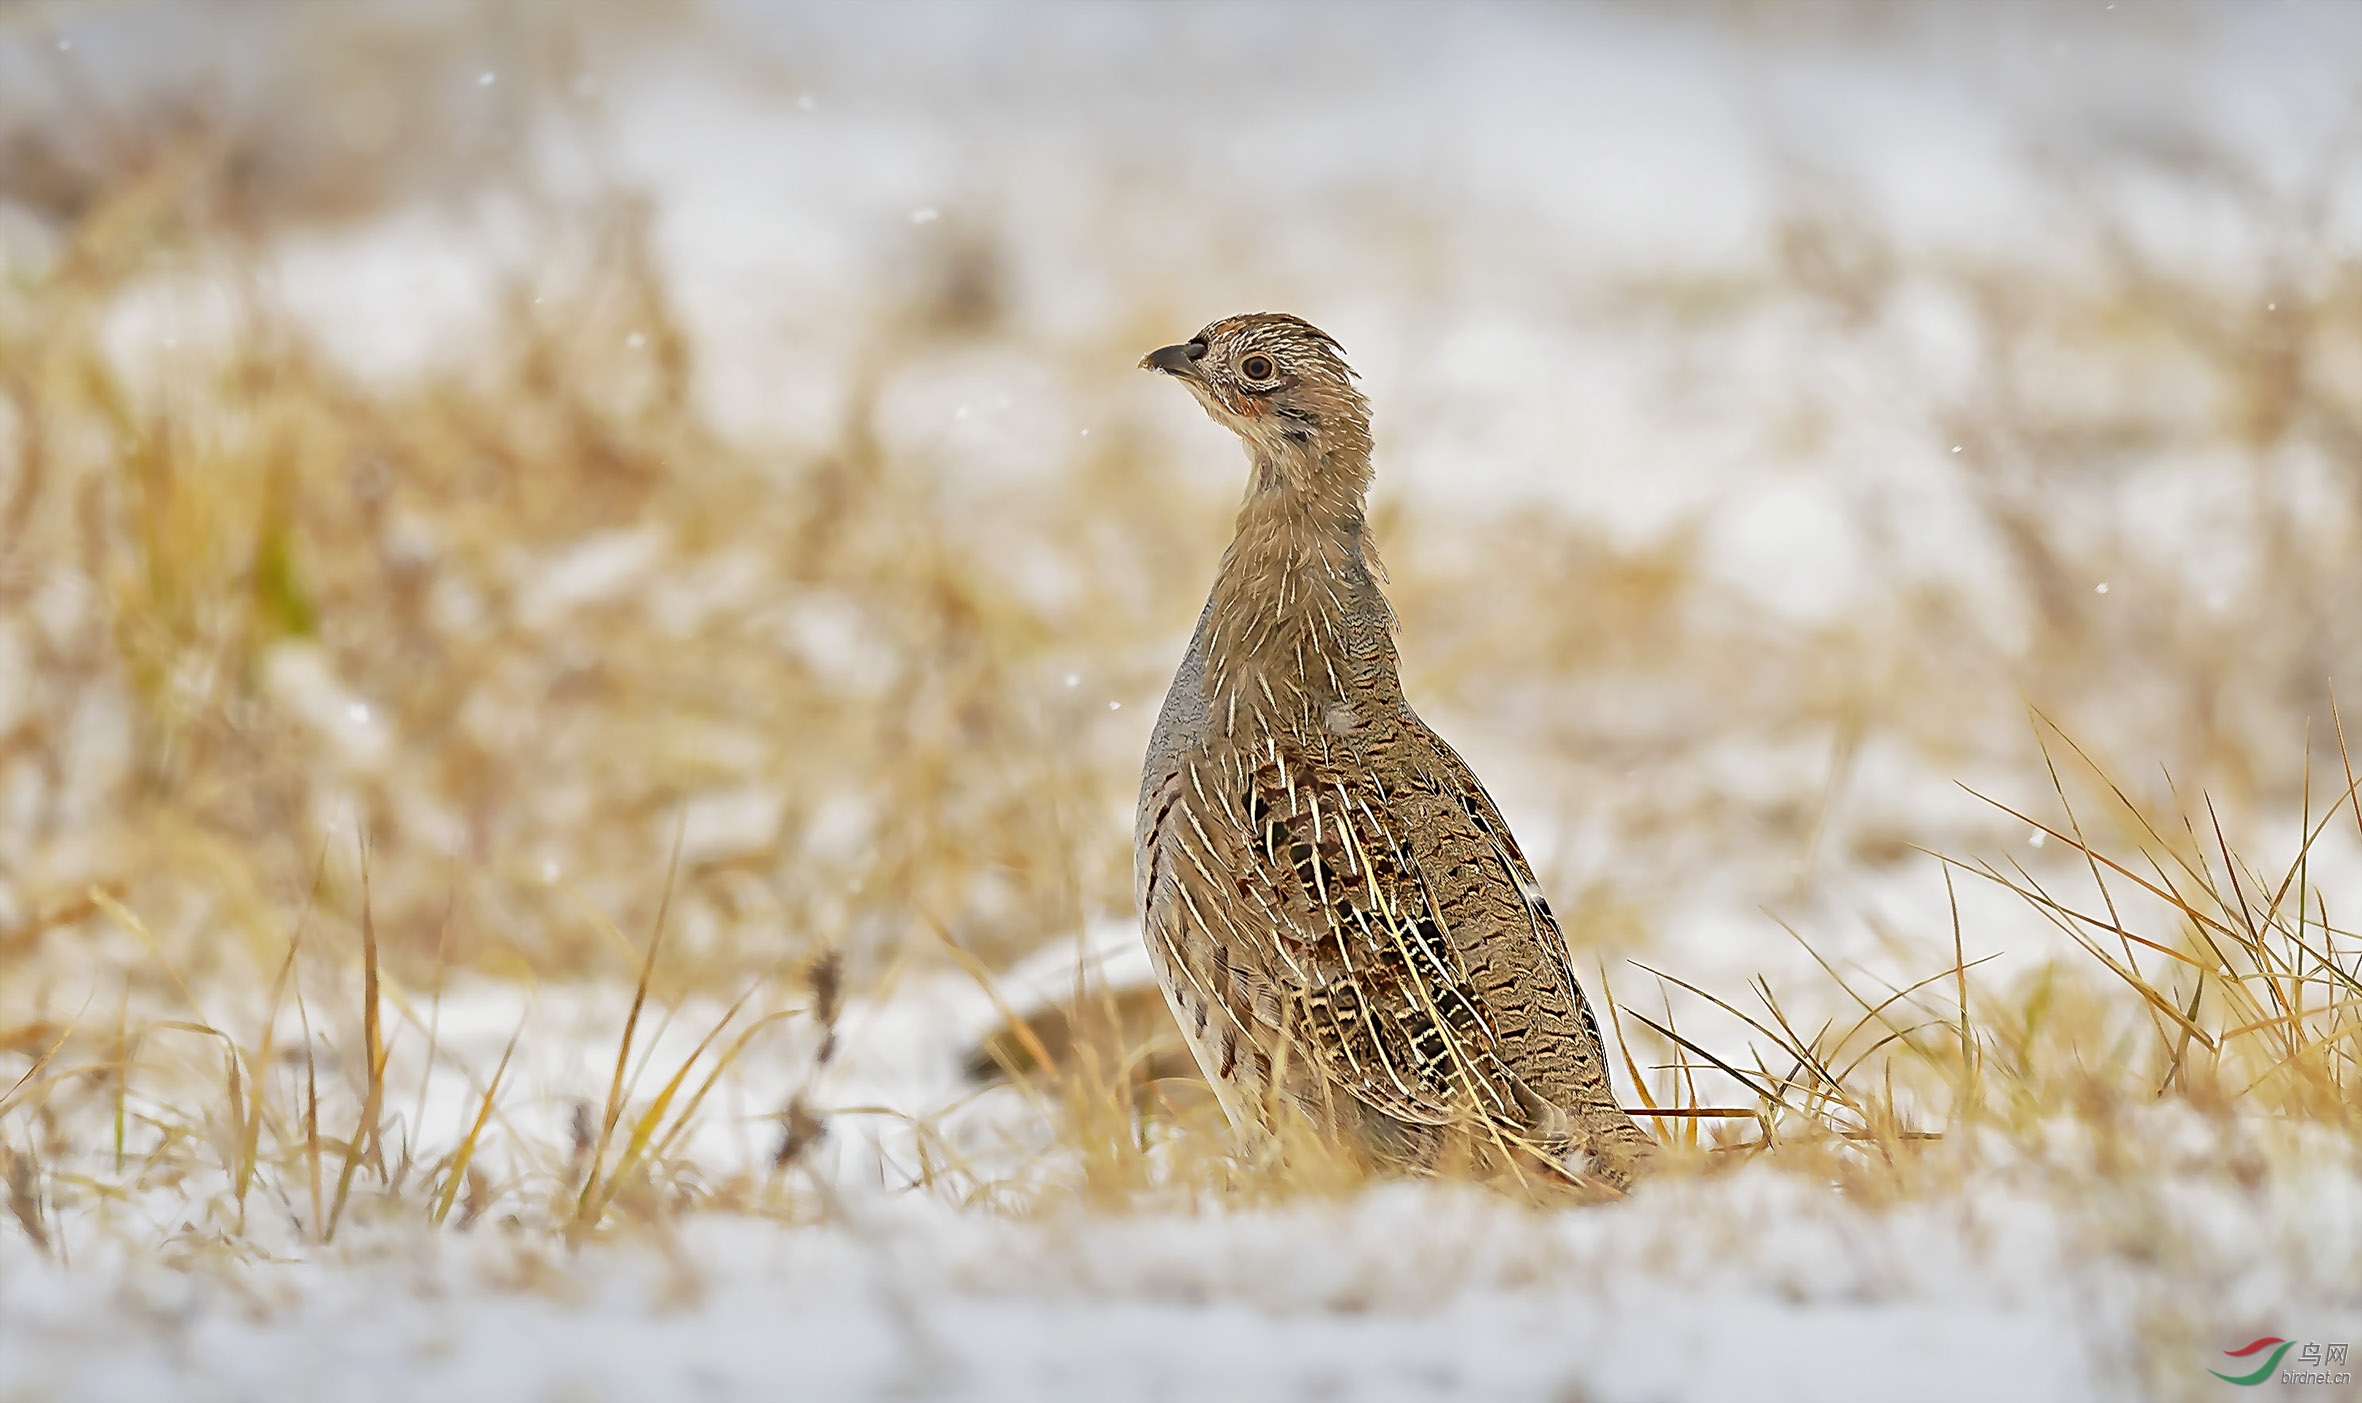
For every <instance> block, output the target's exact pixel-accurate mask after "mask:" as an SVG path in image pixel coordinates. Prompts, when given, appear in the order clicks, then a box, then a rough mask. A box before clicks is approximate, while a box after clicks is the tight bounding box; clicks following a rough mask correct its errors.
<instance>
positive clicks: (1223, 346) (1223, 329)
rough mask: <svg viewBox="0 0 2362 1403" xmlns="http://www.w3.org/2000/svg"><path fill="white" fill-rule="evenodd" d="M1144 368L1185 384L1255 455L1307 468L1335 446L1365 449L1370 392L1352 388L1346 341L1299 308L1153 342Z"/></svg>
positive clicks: (1363, 452) (1362, 454) (1355, 452)
mask: <svg viewBox="0 0 2362 1403" xmlns="http://www.w3.org/2000/svg"><path fill="white" fill-rule="evenodd" d="M1140 368H1141V369H1142V370H1154V371H1159V372H1162V373H1163V374H1166V375H1170V376H1172V377H1173V378H1174V379H1176V380H1179V381H1180V382H1181V383H1182V384H1183V385H1185V386H1187V387H1188V388H1189V392H1190V393H1191V394H1192V395H1195V396H1196V397H1197V402H1198V403H1199V404H1201V405H1204V406H1205V410H1206V413H1208V414H1210V415H1212V416H1213V418H1214V422H1215V423H1217V424H1220V425H1222V426H1223V427H1224V428H1226V429H1229V430H1230V431H1231V432H1232V433H1235V434H1237V435H1238V436H1239V437H1240V438H1241V439H1242V440H1244V441H1245V442H1246V445H1247V451H1248V453H1249V454H1250V455H1251V456H1253V457H1254V458H1255V459H1256V460H1257V461H1258V462H1260V463H1264V464H1266V465H1275V466H1284V467H1291V468H1301V469H1302V470H1304V471H1307V472H1309V471H1312V470H1315V469H1317V468H1318V466H1319V465H1320V464H1322V463H1323V462H1325V461H1328V460H1330V459H1331V458H1332V457H1333V456H1334V455H1336V454H1338V453H1339V452H1340V451H1342V452H1344V453H1347V454H1350V455H1352V456H1354V457H1357V458H1360V459H1363V460H1366V458H1367V456H1368V453H1369V414H1370V409H1369V401H1368V400H1366V399H1364V398H1362V394H1361V391H1360V390H1358V389H1355V388H1354V385H1353V370H1352V368H1351V367H1350V366H1348V365H1346V364H1345V352H1344V349H1343V348H1342V347H1340V346H1339V345H1338V344H1337V343H1336V341H1335V340H1334V339H1332V338H1331V337H1330V336H1329V334H1328V333H1327V332H1325V331H1322V330H1321V329H1320V328H1319V327H1317V326H1314V325H1313V324H1312V323H1310V322H1308V321H1306V320H1304V319H1303V318H1302V317H1292V316H1289V315H1287V314H1286V313H1284V312H1250V313H1248V314H1247V315H1245V316H1240V317H1226V318H1224V319H1223V320H1221V321H1218V322H1215V323H1214V324H1213V325H1211V326H1209V327H1207V328H1206V329H1205V330H1203V331H1201V332H1199V333H1198V334H1197V335H1195V336H1192V337H1190V338H1189V339H1188V340H1187V341H1184V342H1182V343H1180V344H1179V345H1174V346H1164V347H1160V348H1158V349H1156V350H1154V351H1150V352H1149V353H1148V354H1147V355H1145V356H1143V357H1141V359H1140ZM1295 475H1296V474H1295V473H1294V472H1290V473H1288V476H1290V477H1293V476H1295Z"/></svg>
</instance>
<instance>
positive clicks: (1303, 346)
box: [1134, 313, 1652, 1190]
mask: <svg viewBox="0 0 2362 1403" xmlns="http://www.w3.org/2000/svg"><path fill="white" fill-rule="evenodd" d="M1140 364H1141V368H1142V369H1145V370H1153V371H1158V372H1161V373H1163V374H1165V375H1169V376H1171V377H1172V378H1174V379H1176V380H1178V381H1180V382H1181V383H1182V384H1183V385H1184V386H1185V387H1187V388H1188V390H1189V392H1190V393H1191V394H1192V395H1194V396H1195V397H1196V398H1197V401H1198V403H1199V404H1201V405H1203V406H1204V407H1205V410H1206V412H1207V413H1208V414H1210V415H1212V416H1213V418H1214V421H1215V422H1216V423H1218V424H1221V425H1222V426H1223V427H1225V428H1227V429H1229V430H1230V431H1231V432H1233V433H1235V434H1237V435H1238V436H1239V439H1240V440H1241V441H1242V442H1243V443H1244V444H1245V446H1246V451H1247V458H1248V461H1249V462H1250V463H1251V464H1252V472H1251V474H1250V477H1249V482H1248V486H1247V493H1246V501H1245V503H1244V505H1243V506H1242V507H1241V508H1240V510H1239V514H1238V529H1237V535H1236V537H1235V539H1233V540H1232V541H1231V543H1230V548H1229V549H1228V550H1227V551H1226V552H1225V553H1224V554H1223V556H1222V562H1221V565H1220V567H1219V569H1218V570H1217V571H1216V574H1215V578H1214V587H1213V591H1212V594H1211V595H1210V597H1209V598H1208V599H1207V600H1206V606H1205V612H1204V613H1203V614H1202V615H1200V616H1199V619H1198V623H1197V629H1196V632H1195V633H1194V634H1193V635H1192V636H1191V638H1190V640H1189V649H1188V652H1187V653H1186V654H1185V655H1184V656H1183V658H1182V660H1181V667H1180V670H1179V672H1178V673H1177V674H1176V675H1175V676H1174V678H1173V683H1172V688H1171V690H1170V691H1169V692H1168V693H1167V695H1166V697H1165V703H1164V709H1163V711H1162V712H1161V713H1160V714H1159V715H1158V717H1157V722H1156V729H1155V732H1154V734H1153V736H1152V738H1151V740H1150V742H1149V748H1148V757H1147V763H1146V765H1145V767H1144V768H1143V770H1142V773H1141V777H1140V807H1139V812H1138V817H1137V826H1136V828H1135V834H1134V837H1135V847H1134V880H1135V884H1136V889H1137V896H1138V899H1139V902H1140V908H1141V913H1142V917H1143V926H1144V933H1145V937H1146V940H1147V944H1148V950H1149V956H1150V960H1151V962H1152V964H1153V965H1154V966H1155V968H1156V971H1157V977H1158V981H1159V982H1160V983H1161V984H1162V985H1163V988H1164V991H1165V997H1166V1000H1167V1002H1168V1003H1169V1004H1170V1006H1171V1008H1172V1010H1173V1015H1174V1017H1175V1018H1176V1019H1177V1020H1178V1021H1179V1023H1180V1025H1181V1029H1182V1031H1183V1033H1184V1034H1185V1035H1186V1038H1187V1041H1188V1042H1189V1045H1190V1048H1191V1051H1192V1052H1193V1053H1194V1054H1195V1056H1196V1059H1197V1062H1198V1065H1199V1066H1200V1068H1202V1069H1203V1071H1204V1072H1205V1075H1206V1079H1207V1081H1208V1082H1209V1083H1210V1084H1211V1085H1212V1086H1213V1088H1214V1090H1215V1094H1216V1096H1217V1097H1218V1098H1219V1099H1220V1101H1221V1103H1222V1106H1223V1110H1224V1112H1225V1113H1226V1115H1227V1116H1228V1117H1229V1119H1230V1121H1231V1122H1232V1124H1233V1125H1234V1126H1236V1127H1238V1128H1239V1129H1240V1130H1242V1131H1246V1132H1249V1133H1253V1132H1255V1131H1257V1130H1258V1129H1259V1130H1261V1131H1263V1132H1265V1133H1268V1132H1269V1131H1270V1130H1271V1129H1272V1128H1273V1127H1274V1126H1275V1125H1276V1123H1277V1121H1276V1118H1277V1117H1278V1116H1279V1115H1280V1114H1281V1113H1282V1111H1283V1110H1284V1109H1286V1108H1291V1107H1292V1108H1294V1109H1295V1110H1297V1111H1301V1112H1303V1113H1306V1114H1307V1115H1309V1116H1310V1117H1312V1119H1313V1121H1314V1123H1315V1124H1316V1125H1319V1126H1320V1127H1322V1128H1323V1130H1324V1131H1327V1132H1328V1133H1331V1134H1334V1135H1336V1136H1338V1137H1339V1138H1340V1139H1341V1140H1343V1141H1346V1142H1348V1143H1349V1144H1350V1146H1351V1147H1352V1148H1354V1149H1355V1150H1356V1151H1357V1152H1358V1153H1360V1154H1362V1155H1364V1156H1365V1157H1366V1158H1367V1159H1369V1160H1370V1161H1372V1162H1374V1163H1375V1164H1376V1166H1377V1167H1379V1168H1381V1169H1394V1170H1407V1171H1411V1172H1420V1171H1424V1170H1431V1169H1434V1168H1436V1167H1438V1165H1439V1164H1440V1163H1441V1162H1442V1161H1443V1160H1444V1159H1445V1158H1446V1157H1448V1156H1449V1155H1450V1154H1451V1153H1453V1152H1454V1151H1453V1148H1452V1147H1454V1146H1457V1147H1459V1149H1458V1153H1461V1154H1462V1155H1464V1156H1465V1159H1464V1161H1463V1162H1474V1163H1483V1164H1488V1165H1494V1166H1512V1167H1519V1168H1517V1170H1516V1172H1518V1173H1519V1174H1521V1175H1523V1174H1525V1173H1526V1172H1527V1171H1526V1169H1525V1168H1522V1167H1520V1166H1535V1165H1539V1166H1543V1167H1544V1168H1545V1169H1546V1170H1550V1171H1556V1172H1557V1173H1559V1174H1562V1175H1563V1176H1564V1177H1565V1179H1567V1180H1569V1181H1572V1182H1575V1183H1578V1184H1590V1185H1594V1186H1596V1185H1605V1186H1607V1187H1609V1188H1612V1189H1616V1190H1622V1189H1624V1188H1627V1187H1629V1186H1630V1185H1631V1183H1632V1182H1633V1178H1634V1175H1635V1174H1636V1172H1638V1170H1639V1169H1640V1167H1641V1165H1642V1163H1643V1162H1644V1160H1645V1158H1646V1156H1647V1153H1648V1149H1649V1147H1650V1145H1651V1143H1652V1142H1651V1141H1650V1139H1649V1137H1647V1136H1646V1135H1645V1134H1644V1133H1643V1132H1642V1131H1641V1130H1640V1128H1639V1127H1638V1126H1637V1125H1635V1124H1634V1123H1633V1121H1632V1119H1631V1117H1630V1116H1628V1115H1626V1114H1625V1112H1624V1111H1623V1110H1622V1109H1621V1108H1620V1107H1619V1106H1618V1105H1617V1103H1616V1099H1615V1097H1614V1095H1613V1093H1612V1090H1611V1088H1610V1084H1609V1079H1608V1067H1607V1057H1606V1052H1605V1049H1604V1047H1603V1046H1602V1044H1601V1041H1600V1035H1599V1023H1598V1020H1597V1019H1596V1018H1595V1017H1594V1016H1593V1014H1592V1012H1591V1008H1590V1005H1589V1003H1588V1002H1587V1001H1586V1000H1585V999H1584V997H1583V990H1582V988H1581V986H1580V985H1579V984H1577V982H1576V980H1575V975H1574V970H1573V967H1572V964H1571V961H1570V958H1569V955H1568V951H1567V947H1566V941H1565V938H1564V936H1563V935H1562V934H1561V932H1560V929H1559V925H1558V920H1557V918H1556V917H1555V916H1553V915H1552V914H1551V910H1550V903H1549V902H1548V901H1547V900H1545V899H1544V897H1543V895H1542V889H1541V887H1540V885H1539V884H1538V883H1537V882H1536V881H1535V880H1534V873H1533V868H1532V866H1531V864H1529V863H1528V862H1527V861H1526V859H1525V856H1524V854H1523V853H1521V852H1520V851H1519V850H1518V846H1517V840H1516V839H1515V838H1513V837H1512V836H1510V832H1509V826H1508V824H1506V823H1504V822H1503V821H1502V818H1501V812H1500V810H1499V809H1498V808H1496V807H1495V806H1494V804H1493V801H1492V799H1491V798H1490V797H1489V796H1488V795H1486V793H1485V790H1484V786H1483V785H1481V784H1479V783H1478V782H1477V778H1476V776H1475V775H1474V774H1473V773H1472V772H1471V771H1470V770H1469V768H1468V766H1467V764H1466V763H1465V762H1463V761H1462V760H1461V759H1460V757H1459V756H1458V755H1457V754H1455V753H1454V752H1453V750H1452V748H1451V747H1450V746H1448V745H1446V744H1445V743H1444V742H1443V740H1442V738H1441V737H1439V736H1437V735H1436V734H1435V732H1434V731H1432V730H1430V729H1428V727H1427V725H1426V723H1424V722H1423V721H1421V720H1420V719H1419V716H1418V713H1416V712H1414V711H1413V710H1411V707H1410V703H1409V702H1407V701H1405V700H1404V698H1403V693H1402V684H1401V680H1400V677H1399V672H1398V661H1397V657H1396V652H1395V644H1394V630H1395V621H1394V614H1393V611H1392V610H1391V609H1390V608H1389V607H1388V605H1387V602H1386V595H1385V593H1384V591H1383V590H1382V589H1381V588H1380V580H1381V573H1380V569H1379V566H1378V562H1377V559H1376V557H1375V554H1374V552H1373V550H1372V548H1371V545H1370V543H1369V540H1368V538H1367V529H1366V526H1365V520H1364V514H1363V504H1364V499H1365V497H1366V495H1367V493H1368V490H1369V486H1370V472H1371V470H1370V449H1371V440H1370V427H1369V404H1368V401H1367V400H1366V399H1365V398H1364V397H1363V395H1362V394H1361V392H1360V391H1359V389H1357V388H1356V386H1355V384H1354V375H1353V372H1352V370H1351V369H1350V368H1348V367H1347V365H1346V363H1345V359H1344V353H1343V350H1342V348H1340V347H1339V346H1338V344H1337V343H1336V342H1335V341H1334V340H1333V339H1331V338H1330V337H1329V336H1328V335H1326V334H1325V333H1323V332H1322V331H1320V330H1319V329H1318V328H1317V327H1314V326H1312V325H1311V324H1310V323H1308V322H1306V321H1304V320H1302V319H1300V318H1298V317H1293V316H1287V315H1284V314H1279V313H1256V314H1252V315H1247V316H1239V317H1232V318H1229V319H1227V320H1224V321H1218V322H1215V323H1214V324H1213V325H1211V326H1209V327H1207V328H1206V329H1205V330H1203V331H1201V332H1199V333H1198V334H1197V335H1195V336H1193V337H1191V338H1190V339H1189V340H1187V341H1185V342H1183V343H1181V344H1179V345H1174V346H1166V347H1163V348H1162V349H1160V350H1156V351H1152V352H1150V353H1149V354H1148V355H1147V356H1146V357H1145V358H1143V359H1142V361H1141V362H1140Z"/></svg>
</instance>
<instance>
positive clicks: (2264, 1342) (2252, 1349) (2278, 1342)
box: [2206, 1335, 2296, 1388]
mask: <svg viewBox="0 0 2362 1403" xmlns="http://www.w3.org/2000/svg"><path fill="white" fill-rule="evenodd" d="M2295 1347H2296V1342H2295V1341H2294V1340H2284V1339H2281V1338H2280V1337H2279V1336H2278V1335H2266V1336H2264V1337H2263V1338H2262V1339H2260V1340H2255V1341H2253V1342H2251V1343H2249V1344H2245V1345H2242V1346H2240V1347H2239V1348H2238V1349H2226V1350H2224V1351H2223V1353H2225V1354H2227V1355H2229V1356H2231V1357H2232V1358H2233V1359H2245V1358H2247V1357H2249V1356H2250V1355H2255V1354H2262V1353H2263V1352H2264V1351H2265V1350H2267V1349H2268V1350H2270V1351H2271V1354H2270V1355H2269V1356H2267V1357H2266V1358H2265V1360H2264V1362H2263V1363H2262V1364H2259V1365H2257V1366H2256V1370H2255V1372H2254V1373H2252V1374H2226V1373H2224V1372H2223V1371H2222V1370H2220V1369H2209V1370H2207V1371H2206V1372H2207V1373H2209V1374H2212V1375H2214V1376H2215V1377H2216V1378H2218V1379H2221V1380H2222V1381H2223V1382H2224V1383H2229V1384H2237V1385H2239V1386H2240V1387H2241V1388H2253V1387H2255V1386H2256V1385H2257V1384H2260V1383H2262V1382H2263V1381H2264V1380H2266V1379H2268V1378H2270V1377H2272V1371H2273V1370H2274V1369H2277V1368H2279V1367H2280V1356H2281V1355H2283V1354H2286V1353H2288V1351H2289V1350H2291V1349H2294V1348H2295Z"/></svg>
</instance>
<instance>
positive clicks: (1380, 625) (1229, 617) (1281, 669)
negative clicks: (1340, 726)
mask: <svg viewBox="0 0 2362 1403" xmlns="http://www.w3.org/2000/svg"><path fill="white" fill-rule="evenodd" d="M1316 454H1317V456H1316ZM1253 457H1254V460H1255V474H1254V478H1253V480H1252V484H1251V486H1250V487H1249V488H1248V491H1247V499H1246V502H1245V504H1244V505H1243V506H1241V507H1240V508H1239V514H1238V532H1237V535H1236V536H1235V537H1233V538H1232V540H1231V543H1230V549H1229V550H1227V551H1225V552H1224V553H1223V556H1222V566H1221V569H1220V571H1219V572H1218V573H1217V574H1216V576H1215V579H1214V592H1213V598H1212V600H1211V601H1210V604H1211V615H1210V620H1209V622H1210V626H1211V627H1210V632H1209V634H1208V637H1207V639H1206V650H1207V663H1208V665H1209V668H1208V674H1207V690H1208V695H1209V699H1210V700H1211V701H1213V702H1214V704H1215V705H1216V706H1217V707H1218V708H1225V707H1231V706H1237V707H1243V708H1251V709H1260V708H1264V707H1269V706H1281V707H1291V706H1294V705H1297V704H1302V705H1304V706H1306V707H1307V708H1308V709H1309V712H1310V714H1312V715H1313V716H1314V717H1315V718H1316V719H1317V718H1319V717H1322V716H1325V715H1326V714H1327V713H1328V711H1329V709H1330V708H1332V707H1333V706H1335V705H1336V704H1337V703H1339V702H1341V701H1350V700H1353V699H1354V698H1356V697H1360V696H1364V695H1366V694H1368V693H1370V692H1372V691H1373V690H1375V691H1377V692H1381V693H1387V694H1389V695H1390V696H1391V697H1395V698H1399V696H1400V687H1399V683H1398V682H1397V681H1396V671H1395V653H1394V639H1393V633H1394V615H1393V611H1392V610H1391V609H1389V608H1388V606H1387V603H1386V595H1385V592H1384V590H1383V589H1381V588H1380V579H1381V571H1380V568H1379V566H1378V563H1377V560H1376V557H1375V555H1374V553H1373V551H1372V549H1371V547H1370V545H1369V542H1368V540H1367V533H1366V530H1365V525H1364V519H1363V497H1364V494H1365V492H1366V490H1367V487H1368V484H1369V457H1368V451H1367V449H1366V448H1362V449H1360V450H1359V451H1358V452H1350V453H1347V454H1340V453H1339V452H1337V451H1336V450H1334V449H1329V450H1325V451H1321V450H1316V449H1313V448H1310V447H1307V448H1304V449H1301V450H1296V449H1294V448H1293V446H1291V447H1290V448H1288V449H1281V450H1278V451H1276V452H1274V451H1271V450H1261V451H1255V452H1254V453H1253Z"/></svg>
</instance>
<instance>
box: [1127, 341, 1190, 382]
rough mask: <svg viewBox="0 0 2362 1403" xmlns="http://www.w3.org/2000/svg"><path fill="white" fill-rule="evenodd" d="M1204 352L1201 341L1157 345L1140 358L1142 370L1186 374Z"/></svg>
mask: <svg viewBox="0 0 2362 1403" xmlns="http://www.w3.org/2000/svg"><path fill="white" fill-rule="evenodd" d="M1205 353H1206V343H1205V342H1203V341H1186V342H1183V343H1182V344H1181V345H1178V346H1159V347H1157V348H1156V349H1155V350H1153V351H1150V352H1149V353H1148V354H1147V355H1145V356H1142V357H1141V358H1140V368H1141V369H1142V370H1161V371H1163V372H1164V373H1165V374H1167V375H1187V374H1188V373H1189V369H1190V367H1191V366H1193V365H1195V364H1196V363H1197V362H1198V360H1199V359H1200V358H1202V357H1203V356H1204V355H1205Z"/></svg>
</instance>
